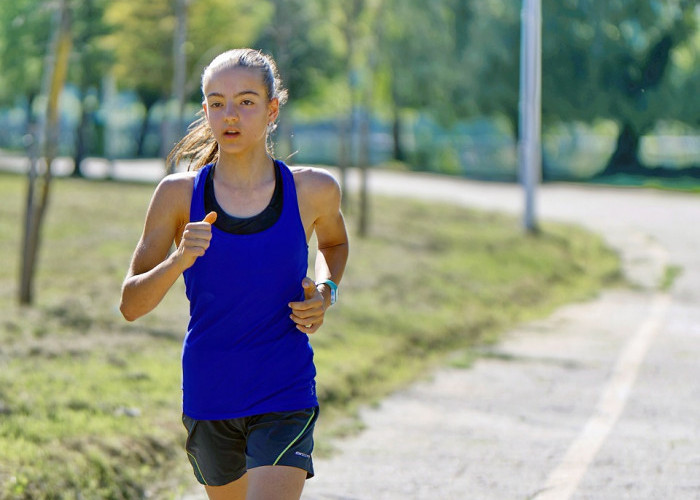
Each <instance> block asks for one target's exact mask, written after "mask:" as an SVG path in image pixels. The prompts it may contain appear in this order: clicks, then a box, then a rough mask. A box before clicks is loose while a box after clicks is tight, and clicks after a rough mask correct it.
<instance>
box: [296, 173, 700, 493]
mask: <svg viewBox="0 0 700 500" xmlns="http://www.w3.org/2000/svg"><path fill="white" fill-rule="evenodd" d="M370 185H371V189H372V192H376V193H380V192H381V193H384V194H391V195H402V196H415V197H421V198H425V199H434V200H440V201H448V202H453V203H457V204H460V205H465V206H473V207H478V208H483V209H489V210H499V211H505V212H510V213H516V214H518V213H520V212H521V210H522V205H523V195H522V192H521V190H520V189H519V188H517V187H515V186H509V185H503V184H487V183H476V182H469V181H462V180H455V179H444V178H439V177H435V176H429V175H413V176H405V175H398V174H393V173H389V172H386V173H385V172H373V175H372V177H371V184H370ZM537 200H538V201H537V207H538V210H537V212H538V214H539V216H540V217H541V218H542V219H548V220H560V221H566V222H571V223H575V224H580V225H582V226H585V227H587V228H589V229H591V230H593V231H596V232H598V233H600V234H602V235H603V237H604V238H605V239H606V240H607V242H608V243H609V244H610V245H611V246H612V247H614V248H616V249H617V250H618V251H619V252H620V253H621V256H622V258H623V263H624V270H625V273H626V275H627V276H628V278H629V279H630V281H632V282H633V283H635V285H636V286H635V287H633V289H624V290H611V291H606V292H604V293H603V294H601V296H600V297H598V298H597V299H595V300H593V301H590V302H587V303H583V304H574V305H569V306H567V307H564V308H562V309H561V310H559V311H557V312H556V313H555V314H553V315H552V316H551V317H549V318H547V319H545V320H543V321H538V322H535V323H532V324H526V325H522V326H521V327H519V328H517V329H515V330H513V331H511V332H509V333H508V334H507V335H506V336H505V338H504V340H503V341H502V342H501V343H499V345H498V346H496V347H495V348H494V349H493V350H492V352H491V353H489V355H488V356H487V357H485V358H484V359H480V360H479V361H477V362H476V363H475V365H474V366H473V367H472V368H470V369H454V368H446V369H443V370H440V371H438V372H436V373H435V374H433V376H432V377H431V378H430V380H426V381H424V382H420V383H418V384H416V385H414V386H413V387H411V388H409V389H407V390H405V391H402V392H400V393H397V394H395V395H393V396H391V397H389V398H388V399H387V400H385V401H384V402H383V403H382V404H381V405H380V406H379V407H378V408H376V409H367V410H366V411H364V412H363V414H362V418H363V420H364V422H365V425H366V430H365V431H364V432H362V433H361V434H360V435H358V436H356V437H353V438H351V439H348V440H345V441H339V442H337V443H335V445H336V446H337V447H338V449H339V453H337V454H336V455H335V456H333V457H332V458H331V459H329V460H317V463H316V472H317V477H316V478H314V479H313V480H311V481H308V482H307V485H306V488H305V492H304V496H303V498H304V499H305V500H325V499H328V500H330V499H333V500H351V499H352V500H355V499H494V500H503V499H538V500H542V499H550V500H551V499H562V500H563V499H610V500H618V499H635V500H640V499H676V500H679V499H700V364H699V363H698V359H700V300H699V299H700V253H699V252H698V249H699V248H700V230H698V227H697V224H698V222H700V197H699V196H694V195H684V194H678V193H666V192H658V191H648V190H639V189H633V190H631V189H613V188H605V187H593V186H577V185H564V184H562V185H554V184H548V185H545V186H543V187H541V188H540V189H539V191H538V196H537ZM667 266H679V267H681V268H682V274H681V275H680V276H679V277H678V278H677V279H676V281H675V282H674V285H673V287H672V288H671V289H670V290H669V291H668V292H665V291H663V290H661V289H660V288H659V287H658V285H659V284H660V283H661V282H662V279H663V275H664V272H665V269H666V267H667Z"/></svg>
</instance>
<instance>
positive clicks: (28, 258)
mask: <svg viewBox="0 0 700 500" xmlns="http://www.w3.org/2000/svg"><path fill="white" fill-rule="evenodd" d="M70 14H71V13H70V11H69V8H68V5H67V1H66V0H62V1H61V2H60V3H59V5H58V10H57V11H56V27H55V28H54V29H55V32H54V37H52V42H51V47H50V49H49V54H48V56H47V64H46V66H45V68H44V72H45V78H44V83H43V85H42V87H43V89H44V90H45V91H47V93H48V101H47V105H46V119H45V121H44V130H43V135H42V136H43V137H45V141H40V142H39V144H40V145H41V144H42V143H43V145H44V147H43V154H44V159H45V161H46V168H45V171H44V175H43V179H42V183H41V186H37V185H36V184H37V180H38V175H37V169H36V165H37V161H32V165H31V166H30V169H29V185H28V188H27V203H26V213H25V223H24V237H23V245H22V255H21V260H22V265H21V275H20V287H19V302H20V304H23V305H28V304H31V303H32V302H33V300H34V290H33V288H34V287H33V284H34V275H35V270H36V260H37V255H38V252H39V244H40V236H41V227H42V223H43V220H44V215H45V214H46V207H47V206H48V201H49V188H50V186H51V163H52V161H53V159H54V158H55V157H56V154H57V150H58V126H59V107H58V104H59V98H60V95H61V91H62V90H63V85H64V83H65V80H66V73H67V71H68V58H69V55H70V51H71V46H72V40H71V33H70V28H71V15H70ZM33 156H36V155H33ZM37 196H38V197H39V198H38V199H35V198H36V197H37Z"/></svg>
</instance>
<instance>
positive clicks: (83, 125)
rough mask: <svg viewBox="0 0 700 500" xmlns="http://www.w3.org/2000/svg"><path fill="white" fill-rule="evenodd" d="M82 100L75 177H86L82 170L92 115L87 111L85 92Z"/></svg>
mask: <svg viewBox="0 0 700 500" xmlns="http://www.w3.org/2000/svg"><path fill="white" fill-rule="evenodd" d="M81 95H82V99H81V101H80V123H79V124H78V130H77V131H76V137H75V153H74V154H73V163H74V164H75V168H74V169H73V174H72V176H73V177H85V174H84V173H83V170H82V166H81V165H82V163H83V160H84V159H85V157H86V156H87V131H88V130H87V129H88V121H89V117H90V113H89V112H88V110H87V109H86V104H85V92H81Z"/></svg>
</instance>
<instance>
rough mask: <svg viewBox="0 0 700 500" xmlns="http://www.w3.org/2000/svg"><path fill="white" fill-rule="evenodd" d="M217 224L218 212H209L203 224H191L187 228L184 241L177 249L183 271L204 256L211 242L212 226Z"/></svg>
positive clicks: (183, 237)
mask: <svg viewBox="0 0 700 500" xmlns="http://www.w3.org/2000/svg"><path fill="white" fill-rule="evenodd" d="M214 222H216V212H209V213H208V214H207V216H206V217H204V220H202V221H201V222H190V223H188V224H187V225H186V226H185V229H184V231H183V233H182V240H180V245H178V247H177V252H176V254H177V257H176V258H177V261H178V262H179V263H180V266H181V268H182V270H183V271H184V270H185V269H188V268H190V267H192V265H193V264H194V261H195V260H197V258H198V257H201V256H202V255H204V252H206V251H207V248H209V243H210V242H211V225H212V224H214Z"/></svg>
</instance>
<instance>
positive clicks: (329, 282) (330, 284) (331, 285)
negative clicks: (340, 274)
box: [316, 280, 338, 305]
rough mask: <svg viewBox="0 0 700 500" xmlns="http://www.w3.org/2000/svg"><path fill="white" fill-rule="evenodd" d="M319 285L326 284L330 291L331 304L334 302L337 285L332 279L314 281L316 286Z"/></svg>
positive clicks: (335, 300)
mask: <svg viewBox="0 0 700 500" xmlns="http://www.w3.org/2000/svg"><path fill="white" fill-rule="evenodd" d="M320 285H326V286H327V287H328V288H329V289H330V291H331V305H333V304H335V303H336V302H337V301H338V285H336V284H335V283H333V281H332V280H324V281H319V282H318V283H316V286H317V287H318V286H320Z"/></svg>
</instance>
